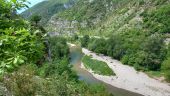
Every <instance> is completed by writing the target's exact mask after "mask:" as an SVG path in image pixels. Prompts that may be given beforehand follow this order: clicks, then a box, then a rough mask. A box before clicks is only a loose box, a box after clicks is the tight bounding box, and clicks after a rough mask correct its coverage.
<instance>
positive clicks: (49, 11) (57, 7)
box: [21, 0, 76, 24]
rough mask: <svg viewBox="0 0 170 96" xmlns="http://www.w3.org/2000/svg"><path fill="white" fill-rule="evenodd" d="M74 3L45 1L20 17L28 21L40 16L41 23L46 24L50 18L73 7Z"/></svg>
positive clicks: (72, 1)
mask: <svg viewBox="0 0 170 96" xmlns="http://www.w3.org/2000/svg"><path fill="white" fill-rule="evenodd" d="M75 1H76V0H46V1H43V2H40V3H38V4H36V5H35V6H33V7H32V8H29V9H28V10H26V11H24V12H23V13H21V15H22V16H23V17H24V18H26V19H29V18H30V17H31V16H33V15H40V16H41V17H42V21H41V23H42V24H46V22H47V21H48V20H49V19H50V18H51V16H53V15H54V14H56V13H58V12H60V11H63V10H65V9H67V8H70V7H71V6H72V5H74V3H75Z"/></svg>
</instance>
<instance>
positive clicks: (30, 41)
mask: <svg viewBox="0 0 170 96" xmlns="http://www.w3.org/2000/svg"><path fill="white" fill-rule="evenodd" d="M0 4H1V5H2V6H1V7H2V9H1V11H0V14H1V15H0V20H1V21H2V22H1V24H0V34H1V35H0V74H1V75H2V74H3V73H5V72H9V71H10V72H11V71H13V70H14V69H15V68H17V67H19V66H20V65H22V64H29V63H36V62H37V61H38V60H40V59H41V58H42V57H43V54H44V51H43V50H44V45H43V40H42V39H43V38H41V37H39V36H37V34H35V33H34V30H30V29H31V27H28V26H30V25H29V23H28V22H27V21H24V20H23V19H22V18H20V17H19V16H18V15H17V14H16V13H14V12H15V10H17V9H18V8H20V7H22V6H24V3H19V2H16V0H12V1H5V0H1V3H0ZM12 13H13V14H12ZM26 26H27V27H26ZM37 30H38V29H37ZM40 32H41V31H40Z"/></svg>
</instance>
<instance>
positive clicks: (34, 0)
mask: <svg viewBox="0 0 170 96" xmlns="http://www.w3.org/2000/svg"><path fill="white" fill-rule="evenodd" d="M27 1H29V2H30V3H31V4H29V5H28V6H29V7H32V6H34V5H35V4H37V3H39V2H42V1H44V0H27ZM24 10H26V9H22V10H19V11H18V12H19V13H21V12H23V11H24Z"/></svg>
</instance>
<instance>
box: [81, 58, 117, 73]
mask: <svg viewBox="0 0 170 96" xmlns="http://www.w3.org/2000/svg"><path fill="white" fill-rule="evenodd" d="M82 62H83V63H84V66H85V67H86V68H87V69H91V70H93V72H94V73H96V74H99V75H106V76H111V75H115V73H114V72H113V71H112V69H110V68H109V66H108V65H107V64H106V63H105V62H102V61H98V60H94V59H92V58H91V57H90V56H86V55H85V56H84V57H83V59H82Z"/></svg>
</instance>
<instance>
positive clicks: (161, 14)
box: [143, 0, 170, 33]
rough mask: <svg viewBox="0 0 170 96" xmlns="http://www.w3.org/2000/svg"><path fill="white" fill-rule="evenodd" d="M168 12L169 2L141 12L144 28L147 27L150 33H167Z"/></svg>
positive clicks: (169, 28) (169, 10) (169, 20)
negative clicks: (152, 9)
mask: <svg viewBox="0 0 170 96" xmlns="http://www.w3.org/2000/svg"><path fill="white" fill-rule="evenodd" d="M161 1H162V0H161ZM163 1H164V2H165V1H166V0H163ZM169 13H170V4H167V5H164V6H161V7H158V8H157V9H156V10H154V11H151V12H150V11H145V12H144V13H143V16H144V22H145V28H148V29H149V31H150V32H151V33H155V32H157V33H169V30H170V27H169V23H170V19H169V18H168V17H169Z"/></svg>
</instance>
